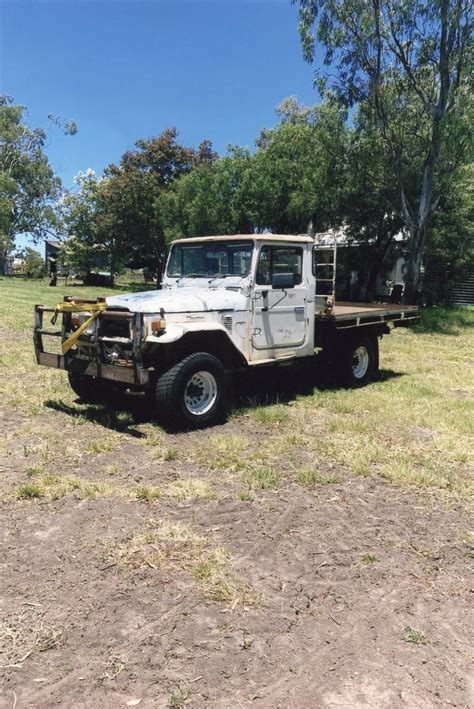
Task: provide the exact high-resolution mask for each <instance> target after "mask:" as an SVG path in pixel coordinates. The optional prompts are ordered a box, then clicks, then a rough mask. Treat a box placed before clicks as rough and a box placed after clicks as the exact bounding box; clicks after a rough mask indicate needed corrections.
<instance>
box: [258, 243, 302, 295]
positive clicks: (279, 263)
mask: <svg viewBox="0 0 474 709" xmlns="http://www.w3.org/2000/svg"><path fill="white" fill-rule="evenodd" d="M302 263H303V249H302V248H300V247H299V246H264V247H263V248H262V250H261V251H260V258H259V259H258V265H257V279H256V280H257V284H258V285H260V286H271V284H272V278H273V274H274V273H292V274H293V275H294V284H295V286H296V285H299V284H300V283H301V281H302Z"/></svg>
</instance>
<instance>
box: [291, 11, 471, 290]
mask: <svg viewBox="0 0 474 709" xmlns="http://www.w3.org/2000/svg"><path fill="white" fill-rule="evenodd" d="M293 1H294V2H296V1H297V0H293ZM298 2H299V6H300V35H301V40H302V46H303V52H304V56H305V58H306V59H307V60H308V61H312V60H313V59H314V56H315V51H316V46H322V47H323V49H324V52H325V56H324V61H325V64H326V65H327V66H331V67H332V68H334V69H335V77H334V78H333V79H332V80H331V81H329V80H328V79H327V78H325V77H323V76H319V77H318V78H319V86H320V89H321V90H323V91H325V90H328V89H329V90H331V91H332V92H333V93H334V94H335V95H336V96H337V97H338V98H339V99H340V100H342V101H343V102H344V103H345V105H354V104H361V103H363V104H367V105H369V106H370V107H371V108H372V110H373V113H374V117H375V118H376V125H377V126H378V128H379V130H380V132H381V136H382V138H383V141H384V145H385V151H386V154H387V156H388V158H389V159H390V164H391V169H392V173H393V180H394V183H395V184H396V185H397V189H398V195H399V201H398V210H399V212H400V215H401V216H402V218H403V220H404V223H405V225H406V226H407V228H408V229H409V230H410V234H411V247H410V256H409V261H408V271H407V282H406V291H407V295H408V298H409V299H413V298H414V297H415V292H416V291H417V290H418V289H419V288H420V287H421V264H422V257H423V254H424V250H425V243H426V235H427V227H428V224H429V221H430V218H431V216H432V214H433V212H434V211H435V210H436V208H437V206H438V204H439V201H440V198H441V195H442V194H443V187H444V185H443V175H444V173H445V172H446V171H451V170H453V169H455V168H456V167H457V166H458V165H459V163H460V162H463V161H464V160H465V159H466V151H467V150H468V148H469V145H470V138H469V135H470V131H469V128H468V125H469V114H470V113H471V114H472V95H471V91H472V77H473V75H474V72H473V47H472V43H471V41H470V38H471V33H472V3H471V2H470V1H469V0H468V1H467V2H464V1H463V0H437V1H436V2H432V1H431V0H405V1H404V2H402V3H394V2H392V0H370V2H365V0H298Z"/></svg>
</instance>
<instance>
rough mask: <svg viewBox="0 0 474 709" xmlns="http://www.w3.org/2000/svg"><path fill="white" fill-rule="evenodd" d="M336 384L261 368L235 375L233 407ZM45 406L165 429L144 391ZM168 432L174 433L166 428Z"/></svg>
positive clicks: (380, 376)
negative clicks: (97, 400)
mask: <svg viewBox="0 0 474 709" xmlns="http://www.w3.org/2000/svg"><path fill="white" fill-rule="evenodd" d="M403 376H405V374H404V373H403V372H395V371H393V370H391V369H381V370H380V371H379V372H378V373H377V375H376V376H375V377H374V379H373V381H372V382H371V383H369V384H368V385H367V386H369V387H370V386H373V385H374V384H376V383H377V382H385V381H389V380H390V379H394V378H397V377H403ZM342 388H343V387H341V386H338V385H337V384H336V383H335V382H334V381H332V380H331V377H330V376H329V375H328V374H327V373H325V372H321V371H317V372H315V371H313V370H311V371H307V370H306V369H305V368H303V367H296V366H292V367H291V366H290V367H282V368H281V369H277V370H275V369H273V368H269V369H260V370H258V371H257V370H255V371H252V372H246V373H245V374H242V375H240V376H239V375H237V376H236V377H235V379H234V382H233V410H234V411H235V410H238V409H243V408H245V409H249V408H257V407H260V406H274V405H275V404H288V403H290V402H292V401H294V400H295V399H297V398H298V397H300V396H311V395H312V394H313V393H314V391H315V390H319V391H337V390H339V389H342ZM44 406H45V407H46V408H48V409H52V410H53V411H56V412H58V413H62V414H67V415H68V416H71V417H72V418H75V419H78V420H82V421H84V422H85V421H90V422H91V423H96V424H98V425H100V426H103V427H104V428H107V429H110V430H113V431H117V432H118V433H125V434H126V435H129V436H130V437H132V438H143V437H146V434H145V433H143V432H141V431H139V430H137V429H136V428H135V427H136V426H137V425H139V424H143V423H153V422H156V423H157V424H158V425H160V426H161V427H163V428H164V429H165V431H167V430H168V427H167V425H166V421H162V420H160V419H159V418H158V417H157V416H156V414H155V412H154V411H153V406H152V403H151V401H150V398H149V397H145V396H144V395H143V394H136V393H135V394H132V393H130V394H125V395H123V396H121V397H120V399H119V400H112V401H109V402H107V403H104V404H82V403H81V402H80V400H79V399H77V404H72V405H71V404H68V403H66V402H64V401H62V400H61V399H58V400H56V399H47V400H46V401H45V402H44ZM169 431H170V432H176V431H175V430H171V429H169Z"/></svg>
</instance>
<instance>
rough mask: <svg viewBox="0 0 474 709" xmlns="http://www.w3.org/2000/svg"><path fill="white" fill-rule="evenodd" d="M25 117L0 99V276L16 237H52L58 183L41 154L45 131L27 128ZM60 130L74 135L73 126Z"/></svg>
mask: <svg viewBox="0 0 474 709" xmlns="http://www.w3.org/2000/svg"><path fill="white" fill-rule="evenodd" d="M25 114H26V109H25V107H24V106H19V105H13V101H12V99H11V98H9V97H7V96H4V95H1V96H0V272H1V273H3V272H4V269H5V262H6V258H7V256H8V254H9V252H10V251H11V250H12V249H13V247H14V243H15V237H16V236H17V235H19V234H30V235H31V236H32V237H33V239H34V240H35V241H39V240H40V239H42V238H45V237H46V236H48V235H49V234H51V233H54V229H55V227H56V225H57V220H56V214H55V210H54V204H55V202H56V200H57V199H58V197H59V195H60V193H61V181H60V179H59V177H57V176H55V174H54V172H53V169H52V168H51V165H50V164H49V162H48V158H47V157H46V155H45V153H44V146H45V141H46V133H45V131H44V130H42V129H40V128H34V129H30V128H28V126H27V125H26V124H25ZM56 121H59V119H56ZM62 128H63V130H64V131H65V132H66V133H70V134H72V133H74V132H75V131H76V127H75V124H74V123H73V122H69V123H66V124H64V125H63V126H62Z"/></svg>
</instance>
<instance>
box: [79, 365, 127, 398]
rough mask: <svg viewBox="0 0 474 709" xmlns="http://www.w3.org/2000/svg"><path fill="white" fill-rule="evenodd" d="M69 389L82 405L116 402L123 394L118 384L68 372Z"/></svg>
mask: <svg viewBox="0 0 474 709" xmlns="http://www.w3.org/2000/svg"><path fill="white" fill-rule="evenodd" d="M68 379H69V384H70V386H71V389H72V390H73V391H74V393H75V394H77V396H78V397H79V399H80V400H81V401H82V402H83V403H84V404H106V403H111V402H116V401H118V400H119V398H120V397H121V396H122V394H123V393H124V387H123V385H121V384H120V383H117V382H113V381H108V380H107V379H98V378H97V377H88V376H86V375H85V374H78V373H77V372H68Z"/></svg>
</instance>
